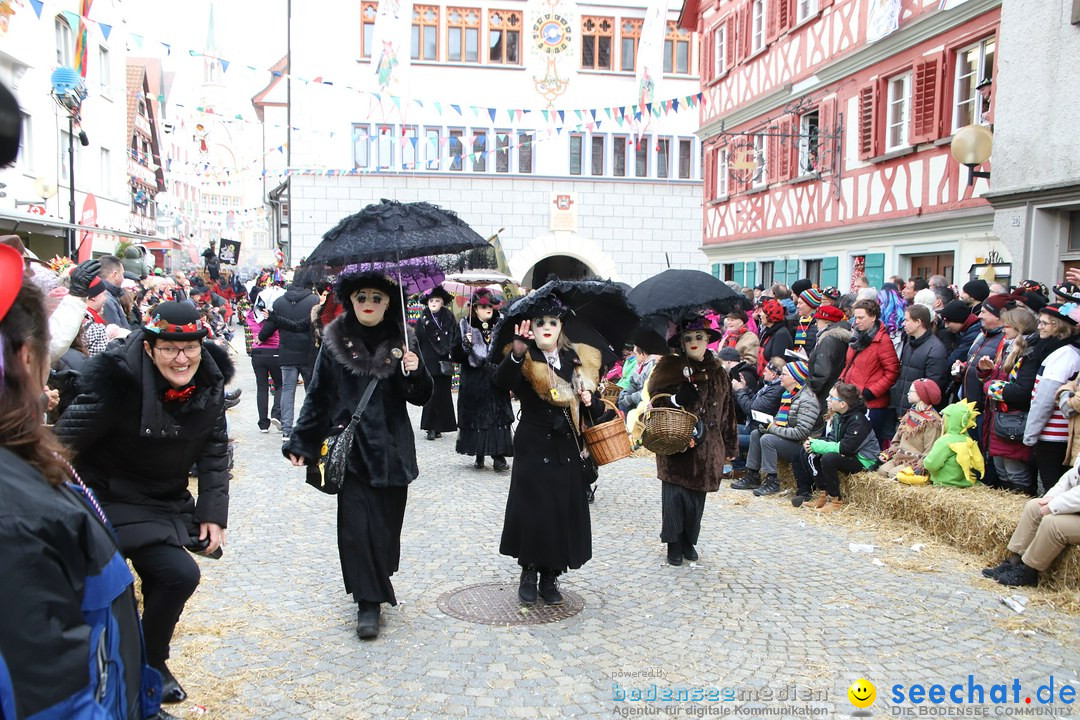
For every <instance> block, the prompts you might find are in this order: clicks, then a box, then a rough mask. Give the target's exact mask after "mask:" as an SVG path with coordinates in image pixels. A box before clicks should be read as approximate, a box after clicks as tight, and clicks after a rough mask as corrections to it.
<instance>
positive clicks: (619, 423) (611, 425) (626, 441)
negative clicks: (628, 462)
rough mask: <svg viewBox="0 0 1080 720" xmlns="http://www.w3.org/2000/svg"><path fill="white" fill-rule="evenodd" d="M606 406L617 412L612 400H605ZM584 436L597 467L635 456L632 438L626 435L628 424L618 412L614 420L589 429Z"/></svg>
mask: <svg viewBox="0 0 1080 720" xmlns="http://www.w3.org/2000/svg"><path fill="white" fill-rule="evenodd" d="M604 404H605V405H607V406H608V407H610V408H611V409H612V410H615V403H613V402H611V401H610V400H607V399H605V400H604ZM582 435H584V436H585V444H586V445H588V446H589V454H590V455H592V457H593V460H595V461H596V464H597V465H607V464H608V463H613V462H615V461H616V460H622V459H623V458H626V457H630V456H631V455H632V454H633V453H632V452H631V451H630V436H629V435H627V434H626V424H625V422H624V421H623V418H622V416H621V415H619V413H618V412H616V413H615V419H614V420H608V421H607V422H603V423H598V424H596V425H593V426H592V427H587V428H585V430H584V431H583V432H582Z"/></svg>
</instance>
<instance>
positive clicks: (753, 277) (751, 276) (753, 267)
mask: <svg viewBox="0 0 1080 720" xmlns="http://www.w3.org/2000/svg"><path fill="white" fill-rule="evenodd" d="M744 277H745V278H746V280H745V282H744V283H743V287H753V286H754V285H757V263H756V262H748V263H746V273H745V275H744Z"/></svg>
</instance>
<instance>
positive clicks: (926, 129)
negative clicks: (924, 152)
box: [911, 58, 943, 145]
mask: <svg viewBox="0 0 1080 720" xmlns="http://www.w3.org/2000/svg"><path fill="white" fill-rule="evenodd" d="M942 64H943V63H942V62H941V61H940V59H939V58H931V59H924V60H922V61H921V62H919V63H917V64H916V65H915V72H914V78H913V81H914V85H915V87H914V90H913V92H912V100H911V106H912V111H911V144H912V145H915V144H917V143H925V142H933V141H934V140H937V139H938V136H939V135H940V127H939V126H940V124H941V112H940V107H941V103H940V102H939V100H940V99H941V92H940V88H941V85H942V80H941V66H942Z"/></svg>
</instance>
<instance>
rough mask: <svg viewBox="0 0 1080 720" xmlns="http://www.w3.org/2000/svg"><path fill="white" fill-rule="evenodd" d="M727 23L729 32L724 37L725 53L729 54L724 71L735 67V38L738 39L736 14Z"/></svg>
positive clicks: (731, 15)
mask: <svg viewBox="0 0 1080 720" xmlns="http://www.w3.org/2000/svg"><path fill="white" fill-rule="evenodd" d="M725 22H726V23H727V32H726V34H725V37H724V52H725V53H726V54H727V61H726V62H725V63H724V69H725V70H731V68H733V67H734V66H735V38H736V37H737V34H736V31H735V13H732V14H730V15H728V18H727V20H726V21H725Z"/></svg>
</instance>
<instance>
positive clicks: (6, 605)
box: [0, 246, 173, 720]
mask: <svg viewBox="0 0 1080 720" xmlns="http://www.w3.org/2000/svg"><path fill="white" fill-rule="evenodd" d="M5 256H6V257H5ZM0 288H4V289H6V290H9V291H10V290H16V291H17V294H15V295H14V296H12V295H11V294H8V293H4V292H0V366H2V367H3V368H4V373H3V376H2V378H0V508H2V509H3V510H2V512H0V546H2V547H3V552H2V553H0V577H2V578H4V582H3V583H0V617H2V618H3V621H2V622H0V717H5V718H9V719H10V720H15V719H16V718H24V717H31V716H33V717H64V718H70V717H76V716H77V717H80V718H83V717H110V718H125V719H127V720H136V719H141V718H149V717H157V718H172V717H173V716H172V715H169V714H168V713H165V712H160V711H159V707H160V693H161V679H160V677H159V675H158V673H156V672H154V671H153V670H151V669H150V668H149V667H148V666H147V665H146V657H145V654H144V652H143V643H142V636H141V629H140V627H139V615H138V607H137V604H136V601H135V594H134V592H133V590H132V587H133V585H134V578H133V577H132V575H131V572H130V571H129V570H128V567H127V563H125V562H124V558H123V557H122V556H121V554H120V551H119V549H118V548H117V546H116V542H115V541H114V539H113V534H112V532H111V530H110V529H109V527H108V523H107V521H106V519H105V515H104V513H102V512H101V510H100V508H99V507H98V504H97V500H95V499H94V498H93V495H92V494H91V493H90V491H89V490H88V489H87V488H86V486H85V485H83V484H82V482H81V481H80V480H79V478H78V476H77V475H75V474H74V473H73V472H72V471H71V466H70V465H68V464H67V461H66V460H65V459H64V454H63V452H64V451H63V448H61V446H60V444H59V443H58V442H57V440H56V438H55V437H54V436H53V434H52V433H51V432H50V431H49V430H48V429H47V428H46V427H45V426H44V425H43V424H42V422H41V405H40V402H39V400H40V397H41V393H42V390H43V388H44V378H45V377H46V375H47V373H48V364H49V324H48V315H47V314H46V312H45V306H44V302H43V297H42V295H41V292H40V291H39V290H38V289H37V287H36V286H34V285H33V284H32V283H31V282H30V281H29V280H26V281H24V280H23V279H22V259H21V258H20V257H19V256H18V254H17V252H16V251H15V250H14V249H12V248H10V247H7V246H2V247H0ZM105 628H109V632H108V634H107V635H103V632H104V631H105ZM99 637H107V638H108V639H109V640H110V642H108V643H98V642H96V640H97V638H99ZM102 688H107V689H108V692H103V693H99V692H98V691H99V689H102Z"/></svg>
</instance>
